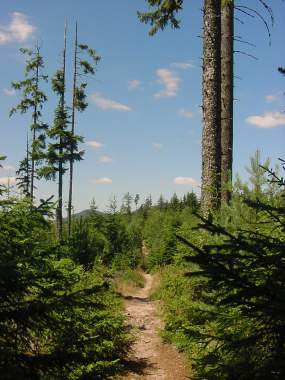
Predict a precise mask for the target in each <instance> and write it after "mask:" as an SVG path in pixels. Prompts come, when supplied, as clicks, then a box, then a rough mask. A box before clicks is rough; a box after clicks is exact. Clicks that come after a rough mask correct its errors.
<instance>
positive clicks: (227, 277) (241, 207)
mask: <svg viewBox="0 0 285 380" xmlns="http://www.w3.org/2000/svg"><path fill="white" fill-rule="evenodd" d="M271 175H272V177H273V180H274V181H275V182H276V181H278V178H277V176H276V175H275V174H274V172H273V171H272V172H271ZM275 184H276V183H275ZM273 185H274V184H273ZM279 185H281V191H280V190H277V188H275V194H274V195H275V196H274V197H273V196H272V194H270V192H269V193H268V192H267V188H270V187H271V190H272V184H269V185H268V187H267V188H266V187H265V188H264V189H263V191H261V189H260V187H259V188H258V189H256V187H253V189H252V190H250V188H249V187H248V186H245V185H243V186H236V193H235V194H234V197H233V201H232V204H231V206H225V209H224V210H222V211H221V213H220V214H219V215H217V216H215V217H214V219H211V220H205V219H200V225H199V226H198V228H197V227H196V228H194V229H192V232H191V231H189V232H187V231H186V230H185V229H184V228H185V227H181V229H180V232H179V236H183V238H180V240H181V241H183V242H184V243H185V247H188V257H187V258H188V261H189V262H190V263H191V264H186V263H184V264H183V263H180V265H179V266H177V265H175V266H174V265H172V266H170V267H167V268H166V269H165V271H164V274H163V276H162V286H161V290H160V293H159V296H160V298H161V299H162V300H163V301H164V303H165V314H166V330H165V337H166V338H167V339H169V340H171V341H173V342H175V343H176V344H177V346H178V347H179V348H181V349H183V350H184V351H186V352H187V353H188V354H189V357H190V358H191V362H192V365H193V372H194V375H193V376H194V378H197V379H207V380H208V379H209V380H211V379H213V380H214V379H217V380H218V379H219V380H220V379H222V380H223V379H225V380H229V379H231V380H232V379H239V380H247V379H259V380H260V379H262V380H265V379H278V380H281V379H283V378H284V376H285V366H284V363H285V357H284V353H285V335H284V331H285V324H284V321H285V314H284V306H283V300H284V296H285V277H284V273H285V272H284V251H285V249H284V248H285V234H284V232H285V219H284V198H282V193H283V189H282V188H283V187H284V182H283V180H282V179H281V180H279ZM273 199H274V201H273ZM185 235H186V236H187V239H184V237H185ZM185 247H184V251H182V253H183V255H184V257H185V253H186V252H185ZM189 248H190V255H189ZM179 250H181V247H180V245H178V251H179ZM189 265H190V266H189Z"/></svg>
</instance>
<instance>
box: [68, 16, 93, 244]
mask: <svg viewBox="0 0 285 380" xmlns="http://www.w3.org/2000/svg"><path fill="white" fill-rule="evenodd" d="M80 53H85V55H87V57H88V58H89V59H91V62H89V61H87V60H83V59H81V58H80ZM99 61H100V57H99V56H98V55H97V53H96V51H95V50H94V49H91V48H90V47H89V46H88V45H83V44H78V28H77V23H76V28H75V41H74V61H73V65H74V72H73V91H72V92H73V94H72V113H71V133H72V136H74V133H75V115H76V111H79V112H83V111H84V110H85V109H86V107H87V106H88V103H87V101H86V92H85V91H86V86H87V82H86V81H79V79H80V78H81V77H82V76H84V77H86V76H87V75H94V74H95V66H96V65H97V64H98V62H99ZM74 148H75V147H74V146H73V145H71V151H70V160H69V195H68V208H67V212H68V236H69V237H70V235H71V227H72V218H71V212H72V196H73V164H74V157H75V156H74V153H78V151H76V150H74ZM82 154H83V152H82ZM82 154H81V156H80V157H82Z"/></svg>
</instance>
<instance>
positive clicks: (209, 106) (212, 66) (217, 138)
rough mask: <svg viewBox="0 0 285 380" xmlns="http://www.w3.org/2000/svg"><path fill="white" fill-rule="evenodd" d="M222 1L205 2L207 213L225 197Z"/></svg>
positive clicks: (204, 197) (204, 179)
mask: <svg viewBox="0 0 285 380" xmlns="http://www.w3.org/2000/svg"><path fill="white" fill-rule="evenodd" d="M220 17H221V0H205V1H204V43H203V133H202V189H201V207H202V212H203V214H204V215H207V214H208V213H210V212H211V211H213V210H214V209H216V208H218V207H219V205H220V197H221V173H220V170H221V19H220Z"/></svg>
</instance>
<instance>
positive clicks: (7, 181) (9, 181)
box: [0, 177, 16, 186]
mask: <svg viewBox="0 0 285 380" xmlns="http://www.w3.org/2000/svg"><path fill="white" fill-rule="evenodd" d="M15 183H16V177H0V185H6V186H7V185H15Z"/></svg>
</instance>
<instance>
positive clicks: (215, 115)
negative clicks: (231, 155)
mask: <svg viewBox="0 0 285 380" xmlns="http://www.w3.org/2000/svg"><path fill="white" fill-rule="evenodd" d="M148 3H149V5H150V6H151V7H152V10H151V11H150V12H145V13H142V12H138V16H139V18H140V20H141V21H142V22H144V23H150V25H151V29H150V32H149V33H150V35H153V34H155V33H156V32H157V31H158V30H159V29H164V28H165V27H166V25H167V24H168V23H169V24H170V25H171V26H172V27H173V28H179V27H180V21H179V20H177V18H176V14H177V13H178V12H179V11H180V10H181V9H182V7H183V0H175V1H168V0H148ZM153 8H154V10H153ZM220 20H221V0H204V38H203V43H204V48H203V107H202V108H203V136H202V193H201V206H202V211H203V212H204V214H207V213H208V212H210V211H211V210H213V209H215V208H217V207H219V205H220V197H221V22H220Z"/></svg>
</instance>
